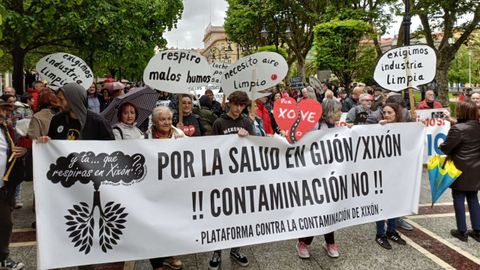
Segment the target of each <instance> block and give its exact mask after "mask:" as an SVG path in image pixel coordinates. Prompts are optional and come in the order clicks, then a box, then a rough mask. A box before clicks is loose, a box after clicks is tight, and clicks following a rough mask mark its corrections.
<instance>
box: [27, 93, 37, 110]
mask: <svg viewBox="0 0 480 270" xmlns="http://www.w3.org/2000/svg"><path fill="white" fill-rule="evenodd" d="M27 92H28V93H30V94H32V97H33V106H32V110H33V111H34V112H35V111H37V105H38V96H39V93H38V90H36V89H35V88H28V89H27Z"/></svg>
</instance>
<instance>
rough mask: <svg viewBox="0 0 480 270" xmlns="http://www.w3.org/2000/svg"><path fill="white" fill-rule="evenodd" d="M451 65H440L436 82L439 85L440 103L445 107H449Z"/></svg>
mask: <svg viewBox="0 0 480 270" xmlns="http://www.w3.org/2000/svg"><path fill="white" fill-rule="evenodd" d="M449 66H450V63H449V62H448V63H447V64H444V65H438V67H437V76H436V81H437V85H438V97H437V99H438V101H440V102H441V103H442V105H443V107H448V103H449V99H448V67H449Z"/></svg>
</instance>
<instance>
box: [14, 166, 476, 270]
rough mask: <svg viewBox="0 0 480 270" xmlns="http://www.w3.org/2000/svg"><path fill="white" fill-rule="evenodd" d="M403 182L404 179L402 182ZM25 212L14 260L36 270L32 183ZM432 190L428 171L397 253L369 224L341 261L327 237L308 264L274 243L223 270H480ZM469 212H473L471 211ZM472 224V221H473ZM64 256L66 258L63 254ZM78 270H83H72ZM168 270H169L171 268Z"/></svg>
mask: <svg viewBox="0 0 480 270" xmlns="http://www.w3.org/2000/svg"><path fill="white" fill-rule="evenodd" d="M398 180H399V181H401V179H398ZM23 202H24V207H23V208H21V209H17V210H15V211H14V223H15V225H14V234H13V237H12V243H11V256H12V258H14V259H15V260H18V261H22V262H24V263H25V264H26V267H25V269H26V270H30V269H36V259H37V253H36V242H35V230H34V229H31V223H32V221H33V220H34V213H33V211H32V183H31V182H26V183H23ZM430 205H431V200H430V188H429V184H428V177H427V174H426V170H425V169H424V173H423V179H422V190H421V194H420V206H419V213H418V214H417V215H414V216H409V217H406V220H407V221H408V222H410V223H411V224H412V225H413V226H414V230H413V231H403V230H401V229H399V232H400V233H401V234H402V236H403V238H405V240H406V241H407V245H406V246H400V245H397V244H395V243H392V246H393V249H392V250H385V249H383V248H382V247H380V246H379V245H378V244H377V243H375V241H374V239H375V224H374V223H370V224H363V225H358V226H353V227H349V228H345V229H341V230H338V231H336V232H335V241H336V243H337V245H338V247H339V251H340V257H339V258H336V259H332V258H329V257H328V256H327V254H326V252H325V250H324V249H323V244H324V239H323V237H322V236H317V237H315V239H314V241H313V243H312V246H311V258H310V259H307V260H304V259H300V258H299V257H298V256H297V253H296V250H295V244H296V240H289V241H280V242H273V243H268V244H261V245H255V246H249V247H245V248H242V251H244V252H245V253H246V255H247V256H248V258H249V260H250V265H249V266H248V267H246V268H244V267H241V266H239V265H237V264H235V263H234V262H232V261H231V259H230V258H229V256H228V255H229V254H228V252H227V251H224V253H223V256H222V259H223V260H222V267H221V269H222V270H233V269H245V270H247V269H252V270H253V269H254V270H259V269H261V270H270V269H271V270H283V269H302V270H303V269H305V270H311V269H312V270H313V269H325V270H326V269H332V270H333V269H352V270H362V269H405V270H415V269H418V270H424V269H462V270H469V269H480V243H479V242H476V241H474V240H473V239H472V238H469V239H468V242H467V243H464V242H461V241H459V240H457V239H456V238H453V237H452V236H450V229H452V228H455V217H454V210H453V206H452V200H451V194H450V191H449V190H447V192H446V193H445V194H444V195H443V196H442V197H441V198H440V200H439V202H438V203H436V205H435V207H433V208H431V206H430ZM467 209H468V208H467ZM467 224H469V226H470V220H469V218H468V216H467ZM210 255H211V253H198V254H191V255H185V256H180V257H179V258H180V259H181V260H182V261H183V264H184V267H183V269H186V270H197V269H198V270H205V269H208V268H207V264H208V260H209V259H210ZM58 256H61V251H59V254H58ZM66 269H67V270H75V269H77V267H71V268H66ZM93 269H102V270H144V269H151V266H150V264H149V262H148V260H141V261H135V262H120V263H112V264H104V265H98V266H95V267H94V268H93ZM165 269H168V268H166V267H165Z"/></svg>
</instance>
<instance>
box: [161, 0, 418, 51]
mask: <svg viewBox="0 0 480 270" xmlns="http://www.w3.org/2000/svg"><path fill="white" fill-rule="evenodd" d="M183 5H184V9H183V14H182V18H181V19H180V21H179V22H178V24H177V28H176V29H173V31H170V32H167V33H165V34H164V37H165V38H166V39H167V41H168V45H167V47H168V48H171V47H175V48H179V49H191V48H203V47H204V46H203V41H202V40H203V35H204V33H205V29H206V28H207V26H208V24H209V23H211V24H212V25H215V26H221V25H223V22H224V20H225V17H226V11H227V8H228V4H227V1H226V0H184V1H183ZM395 21H396V22H395V23H393V24H392V25H391V27H390V29H388V33H387V35H386V36H393V35H395V34H397V31H398V28H399V27H400V23H401V21H402V18H401V17H397V18H395ZM419 24H420V23H419V20H418V18H417V17H413V18H412V26H411V29H412V31H414V30H415V29H416V28H417V27H418V25H419Z"/></svg>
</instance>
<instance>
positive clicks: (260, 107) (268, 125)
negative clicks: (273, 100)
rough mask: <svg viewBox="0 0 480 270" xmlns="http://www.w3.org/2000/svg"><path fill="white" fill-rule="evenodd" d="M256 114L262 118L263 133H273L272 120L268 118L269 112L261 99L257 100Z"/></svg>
mask: <svg viewBox="0 0 480 270" xmlns="http://www.w3.org/2000/svg"><path fill="white" fill-rule="evenodd" d="M256 103H257V116H258V117H259V118H260V119H262V122H263V129H264V130H265V133H267V134H269V135H272V134H273V128H272V122H271V120H270V113H269V112H268V109H267V107H265V104H263V103H262V102H261V101H259V100H257V101H256Z"/></svg>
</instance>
